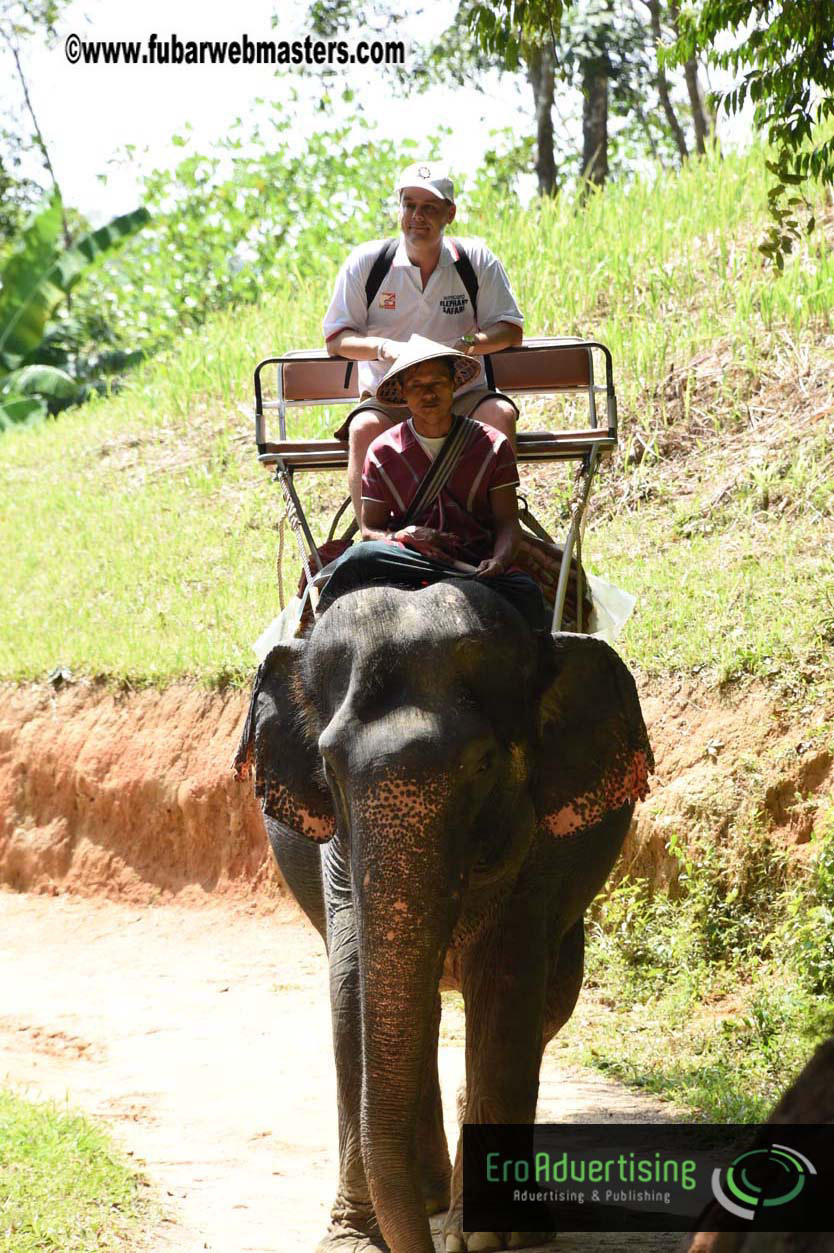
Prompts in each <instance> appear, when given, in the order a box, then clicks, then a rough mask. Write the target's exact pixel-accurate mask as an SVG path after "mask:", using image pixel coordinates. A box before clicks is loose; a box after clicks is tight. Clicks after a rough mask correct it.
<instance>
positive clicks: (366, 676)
mask: <svg viewBox="0 0 834 1253" xmlns="http://www.w3.org/2000/svg"><path fill="white" fill-rule="evenodd" d="M237 764H238V768H239V771H240V772H245V771H247V770H248V768H249V767H250V765H252V766H254V775H255V787H256V792H257V794H258V795H259V796H260V798H261V801H262V805H263V809H264V812H265V815H266V817H267V826H268V828H270V838H271V839H272V840H273V846H275V843H276V838H280V833H281V832H286V833H291V834H292V835H293V838H295V839H296V840H297V838H298V836H299V835H301V836H305V837H308V838H309V840H311V841H315V842H318V843H327V842H328V841H331V840H332V841H333V844H332V845H331V848H333V849H334V850H335V851H334V852H333V854H332V862H331V864H330V866H329V867H328V858H329V857H330V856H331V855H330V852H329V850H328V851H326V853H325V880H326V881H327V876H328V874H329V875H330V876H331V877H332V878H333V880H334V885H333V892H334V895H336V896H338V894H339V893H341V894H342V898H344V897H345V896H348V897H349V898H350V903H351V908H352V909H353V911H354V915H355V935H356V952H357V954H358V965H359V981H358V983H359V987H360V990H361V991H360V995H361V1015H362V1031H361V1047H362V1052H363V1056H362V1076H363V1084H362V1119H361V1121H362V1156H363V1159H364V1164H365V1169H366V1171H367V1176H368V1181H369V1184H370V1189H371V1195H372V1197H373V1201H374V1205H375V1208H376V1212H377V1214H378V1216H379V1222H380V1225H381V1228H382V1231H383V1233H384V1235H385V1238H386V1239H387V1241H388V1243H389V1245H390V1246H391V1247H392V1248H396V1249H401V1248H402V1249H408V1250H409V1251H410V1253H411V1251H412V1250H423V1249H429V1248H430V1247H431V1246H430V1244H429V1243H427V1240H428V1226H427V1224H426V1222H425V1214H424V1212H422V1211H421V1208H420V1198H419V1194H418V1192H417V1190H416V1189H417V1185H416V1183H415V1179H414V1162H413V1151H412V1149H413V1145H412V1140H413V1134H414V1127H415V1122H416V1119H417V1111H418V1105H419V1101H420V1091H421V1083H422V1082H423V1079H422V1076H423V1074H424V1071H425V1067H426V1064H427V1063H426V1058H427V1053H428V1052H429V1051H430V1050H431V1047H432V1038H431V1028H430V1022H431V1017H432V1014H431V1009H430V1007H431V1004H432V1001H433V998H436V995H437V987H438V981H439V979H440V976H441V973H442V971H443V966H444V959H445V960H446V961H447V968H448V964H449V960H452V964H454V961H453V959H454V954H455V953H456V952H458V951H459V950H460V949H461V948H462V947H465V946H466V944H467V943H469V942H471V940H472V937H473V936H478V935H481V934H483V933H484V932H485V930H488V929H489V928H490V927H491V926H493V925H494V924H495V920H496V919H497V918H499V917H501V916H502V909H504V908H505V903H506V902H507V900H508V899H510V898H511V897H512V895H513V893H514V892H517V891H518V890H520V889H519V885H520V884H524V885H526V886H525V887H524V889H523V890H524V891H525V892H526V893H527V897H528V898H529V901H530V902H531V903H530V904H529V907H528V906H527V905H525V910H526V911H527V913H530V914H531V915H532V914H535V913H536V911H537V910H540V912H541V915H542V919H543V921H542V927H544V926H550V923H549V922H548V917H549V916H550V915H551V914H553V915H554V916H555V917H557V923H555V924H553V925H557V926H558V928H559V929H560V933H561V932H566V931H567V930H568V929H569V928H570V927H571V926H572V925H574V924H575V922H576V921H577V920H581V916H582V913H583V911H584V910H585V908H586V906H587V905H588V903H589V902H590V900H591V899H592V898H593V896H594V895H595V894H596V892H597V891H598V890H599V888H600V886H601V885H602V883H603V881H604V879H605V877H606V875H607V874H608V871H609V870H610V868H611V865H612V864H613V861H614V859H615V857H616V856H617V853H618V851H619V846H620V844H621V842H622V838H623V835H624V833H625V830H626V828H627V826H628V819H629V818H630V814H631V810H632V808H633V806H634V803H635V801H636V800H637V799H638V798H640V797H642V796H643V795H644V793H645V791H646V788H647V777H648V774H649V772H650V770H651V769H652V766H653V763H652V756H651V750H650V747H649V744H648V740H647V737H646V731H645V727H644V725H643V720H642V717H641V714H640V708H639V703H638V700H637V694H636V690H635V686H634V682H633V679H632V678H631V675H630V674H629V672H628V670H627V669H626V668H625V666H624V665H623V663H622V662H621V661H620V659H619V657H618V656H617V655H616V653H615V652H614V651H613V650H612V649H610V648H609V647H608V646H607V645H605V644H603V643H601V642H599V641H597V640H594V639H591V638H588V637H584V636H575V635H562V636H558V637H556V638H555V639H551V638H550V637H547V638H545V639H540V640H539V639H534V637H533V636H532V635H531V633H530V631H529V630H528V628H527V626H526V625H525V623H524V622H523V621H522V620H521V618H520V617H519V616H518V615H517V614H516V612H515V611H514V610H513V609H512V608H511V607H510V606H509V605H508V604H507V603H506V602H505V601H504V600H503V599H502V598H501V597H499V596H497V595H495V594H494V593H493V592H491V591H490V590H489V589H488V588H487V587H484V586H483V585H482V584H480V583H478V582H466V583H463V582H460V583H456V582H448V583H438V584H435V585H433V586H431V587H428V588H426V589H424V590H422V591H420V592H413V591H412V592H403V591H397V590H394V589H392V588H387V587H385V588H366V589H362V590H360V591H357V592H354V593H352V594H351V595H348V596H345V597H343V598H342V599H341V600H337V601H336V602H335V603H334V604H333V605H332V607H331V608H330V609H328V611H327V612H326V613H325V614H324V615H323V617H322V618H321V619H320V621H319V622H318V623H317V625H316V626H315V628H314V630H313V631H312V633H311V635H310V636H309V637H308V638H307V639H306V640H305V641H298V642H294V643H293V644H287V645H281V646H279V647H278V648H276V649H274V650H273V652H272V653H270V655H269V657H268V658H267V659H266V661H265V662H264V663H263V665H262V667H261V669H260V671H259V673H258V677H257V680H256V686H255V692H254V694H253V698H252V705H251V707H250V712H249V717H248V719H247V724H246V727H245V729H244V734H243V738H242V741H241V747H240V750H239V754H238V762H237ZM611 813H617V814H621V815H622V819H623V820H622V822H620V823H619V824H618V825H617V826H616V830H613V834H612V828H611V827H610V825H606V822H605V819H606V817H607V816H608V815H610V814H611ZM276 832H277V833H278V834H277V836H276ZM334 837H335V838H334ZM279 861H280V858H279ZM544 883H546V884H547V888H546V892H547V894H548V899H547V900H545V901H544V902H543V903H542V900H541V898H542V894H543V892H544V891H545V889H544V888H542V886H541V885H542V884H544ZM551 898H553V899H552V900H551ZM554 911H555V914H554ZM527 913H525V917H526V916H527ZM569 1012H570V1011H569V1010H568V1013H569ZM537 1030H538V1032H539V1037H540V1036H541V1032H542V1030H543V1028H542V1026H541V1024H540V1026H539V1028H537ZM539 1037H537V1038H536V1041H535V1042H534V1045H533V1048H534V1050H535V1049H539V1048H540V1039H539ZM536 1067H538V1060H537V1061H536ZM537 1074H538V1070H537V1068H536V1076H537ZM533 1100H534V1104H535V1097H534V1098H533Z"/></svg>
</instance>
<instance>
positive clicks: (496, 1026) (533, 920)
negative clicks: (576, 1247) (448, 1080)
mask: <svg viewBox="0 0 834 1253" xmlns="http://www.w3.org/2000/svg"><path fill="white" fill-rule="evenodd" d="M546 951H547V935H546V924H545V916H544V910H543V908H542V907H541V903H540V902H539V901H538V900H537V899H536V898H535V896H528V895H527V894H526V893H524V894H521V895H519V897H518V899H516V900H515V901H514V902H513V903H512V905H511V907H510V908H509V909H508V911H507V913H506V915H505V917H504V918H503V920H502V922H501V923H500V925H499V926H497V927H496V928H495V929H494V930H493V931H491V932H490V933H489V934H488V935H487V936H485V937H484V939H483V940H482V941H481V942H479V943H478V944H476V945H473V946H472V949H471V950H470V951H469V952H467V953H466V954H465V956H464V958H463V961H462V970H461V973H462V988H463V996H464V1001H465V1004H466V1100H465V1109H464V1121H465V1122H467V1123H531V1122H533V1120H534V1118H535V1114H536V1101H537V1098H538V1086H539V1067H540V1065H541V1054H542V1047H543V1031H544V1022H545V1009H546V994H547V985H548V973H549V972H548V968H547V967H548V963H547V961H546V960H543V957H542V955H543V954H544V953H546ZM462 1151H463V1150H462V1139H461V1140H459V1142H458V1149H457V1154H456V1158H455V1168H454V1171H453V1174H452V1203H451V1206H450V1208H449V1215H448V1218H447V1220H446V1222H445V1224H444V1227H443V1237H444V1242H445V1249H446V1250H447V1253H463V1250H498V1249H507V1248H524V1247H525V1246H529V1245H530V1244H532V1243H534V1242H539V1243H540V1242H541V1233H535V1240H534V1238H533V1234H532V1233H518V1232H491V1231H479V1232H464V1231H463V1223H462V1219H463V1196H462V1188H463V1157H462Z"/></svg>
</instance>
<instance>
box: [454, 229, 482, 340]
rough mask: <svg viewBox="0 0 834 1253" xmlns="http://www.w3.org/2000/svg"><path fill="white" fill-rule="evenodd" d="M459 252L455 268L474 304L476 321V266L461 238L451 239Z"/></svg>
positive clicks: (472, 304) (476, 318)
mask: <svg viewBox="0 0 834 1253" xmlns="http://www.w3.org/2000/svg"><path fill="white" fill-rule="evenodd" d="M449 242H450V244H452V245H453V247H454V249H455V251H456V252H457V254H458V259H457V261H456V262H455V269H456V270H457V272H458V274H459V275H460V281H461V282H462V283H463V285H464V287H465V288H466V294H467V296H468V297H469V303H470V304H471V306H472V312H473V314H474V315H475V321H476V322H477V321H478V275H477V274H476V273H475V267H474V266H473V265H472V262H471V261H470V260H469V254H468V252H467V251H466V249H465V248H464V246H463V244H462V243H461V242H460V240H459V239H450V240H449Z"/></svg>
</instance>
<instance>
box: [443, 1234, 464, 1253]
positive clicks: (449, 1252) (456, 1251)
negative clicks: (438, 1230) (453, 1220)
mask: <svg viewBox="0 0 834 1253" xmlns="http://www.w3.org/2000/svg"><path fill="white" fill-rule="evenodd" d="M446 1253H466V1245H465V1244H464V1243H463V1240H462V1239H461V1237H460V1236H447V1237H446Z"/></svg>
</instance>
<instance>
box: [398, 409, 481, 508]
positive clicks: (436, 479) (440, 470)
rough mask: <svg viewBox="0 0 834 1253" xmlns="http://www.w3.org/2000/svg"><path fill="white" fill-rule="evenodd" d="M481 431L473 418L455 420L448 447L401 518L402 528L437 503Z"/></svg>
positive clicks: (439, 456)
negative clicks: (473, 440) (465, 453)
mask: <svg viewBox="0 0 834 1253" xmlns="http://www.w3.org/2000/svg"><path fill="white" fill-rule="evenodd" d="M477 431H478V423H477V422H474V421H473V420H472V418H464V417H462V416H461V415H460V414H458V415H457V416H456V417H455V420H454V422H453V424H452V429H451V430H450V431H449V434H448V435H447V436H446V442H445V444H444V445H443V447H442V448H441V450H440V452H439V453H438V454H437V456H436V457H435V459H434V461H432V463H431V465H430V466H429V468H428V470H427V471H426V473H425V474H424V475H423V478H422V480H421V482H420V486H419V487H418V488H417V493H416V495H415V497H414V499H413V500H412V502H411V504H410V505H409V506H408V509H406V511H405V513H404V514H403V516H402V518H401V519H400V523H399V525H400V526H401V527H404V526H411V524H412V523H413V522H414V519H415V518H418V517H419V516H420V514H421V513H425V511H426V510H427V509H428V508H430V507H431V505H433V504H434V502H435V501H436V500H437V498H438V496H439V495H440V493H441V492H442V491H443V488H444V487H445V486H446V484H447V483H448V481H449V479H450V478H451V477H452V475H453V474H454V472H455V468H456V467H457V464H458V462H459V461H460V459H461V457H462V456H463V454H464V452H465V451H466V449H467V448H468V446H469V443H470V441H471V440H472V439H473V438H474V436H475V435H476V434H477Z"/></svg>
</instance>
